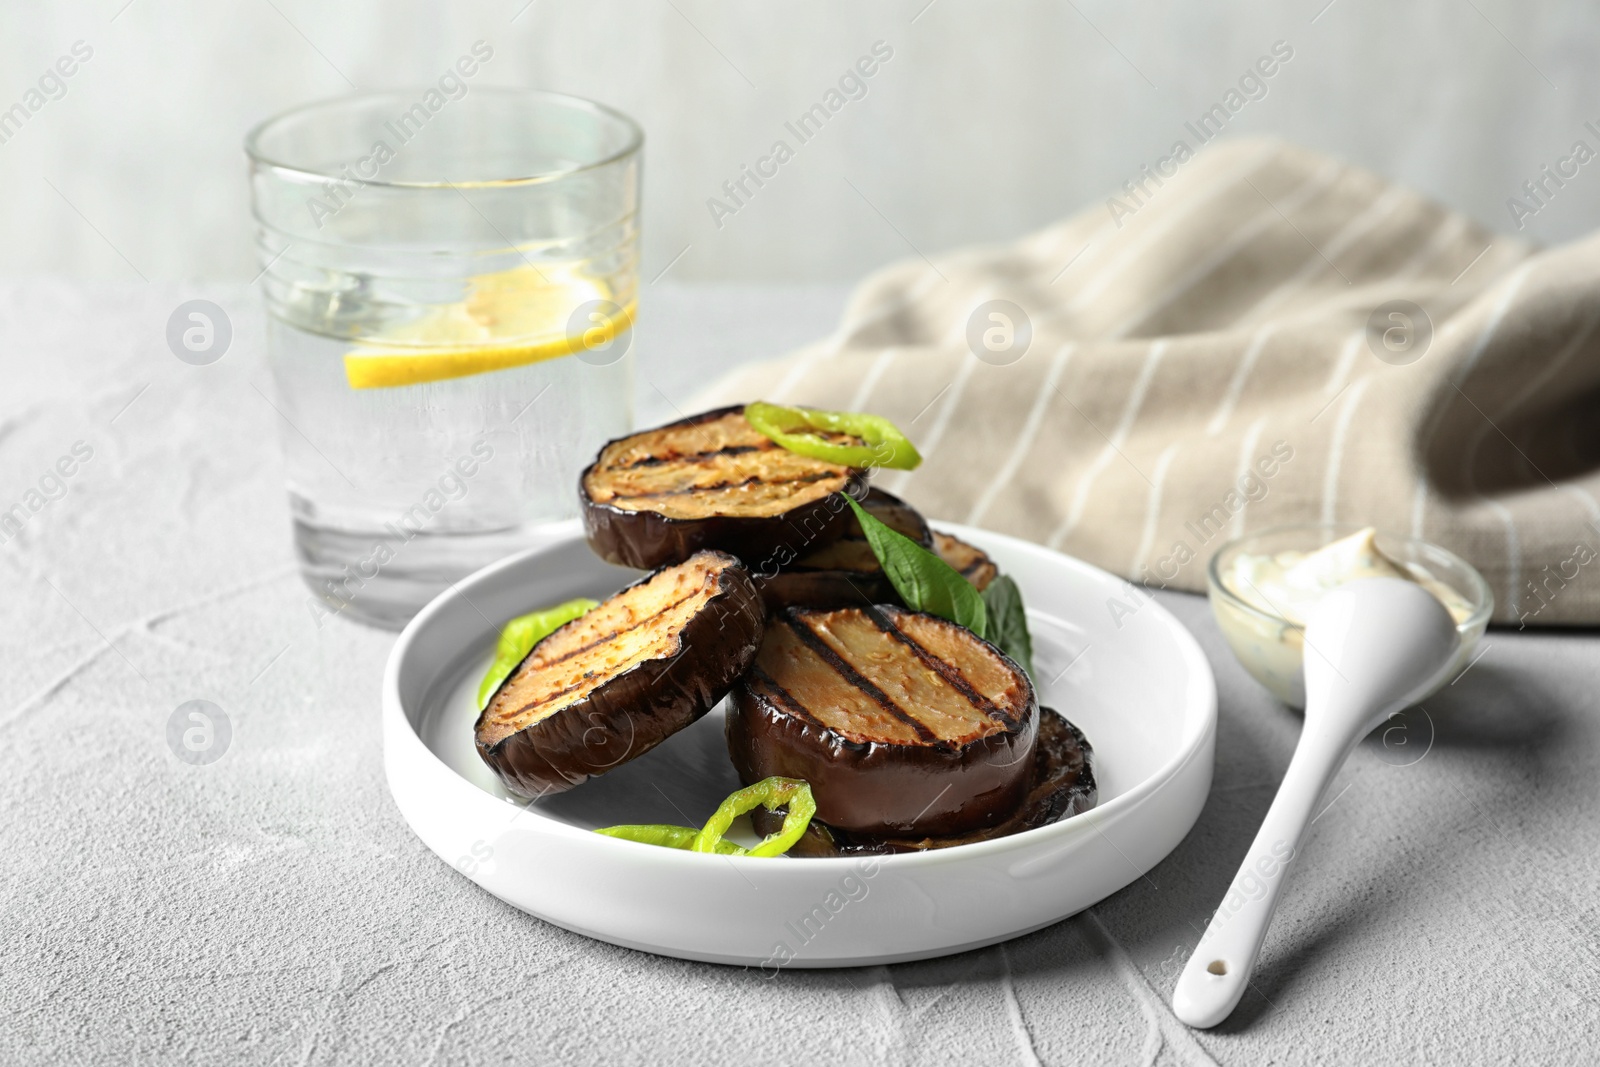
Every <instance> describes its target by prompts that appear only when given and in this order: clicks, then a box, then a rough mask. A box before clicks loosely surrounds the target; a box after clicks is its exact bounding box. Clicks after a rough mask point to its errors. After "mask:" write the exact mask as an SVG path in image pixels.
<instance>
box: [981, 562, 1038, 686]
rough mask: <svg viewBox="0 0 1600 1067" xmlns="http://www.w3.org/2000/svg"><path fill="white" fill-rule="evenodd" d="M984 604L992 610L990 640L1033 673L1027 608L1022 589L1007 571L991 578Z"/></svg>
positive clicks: (1020, 665)
mask: <svg viewBox="0 0 1600 1067" xmlns="http://www.w3.org/2000/svg"><path fill="white" fill-rule="evenodd" d="M983 604H984V607H986V608H987V609H988V611H989V633H988V635H987V636H988V640H989V643H990V644H991V645H994V646H995V647H996V648H998V649H999V650H1000V651H1001V652H1004V653H1005V654H1006V655H1008V656H1010V657H1011V658H1012V659H1013V660H1015V661H1016V663H1017V666H1019V667H1021V668H1022V669H1023V670H1025V671H1027V672H1028V677H1029V678H1032V677H1033V638H1032V636H1030V635H1029V633H1028V612H1027V609H1025V608H1024V607H1023V605H1022V591H1021V590H1020V589H1018V588H1017V583H1016V582H1014V581H1012V580H1011V579H1010V578H1008V577H1006V576H1005V575H1001V576H1000V577H998V578H996V579H995V580H994V581H992V582H990V583H989V585H988V587H987V588H985V589H984V591H983Z"/></svg>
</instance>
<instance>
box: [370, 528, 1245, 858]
mask: <svg viewBox="0 0 1600 1067" xmlns="http://www.w3.org/2000/svg"><path fill="white" fill-rule="evenodd" d="M929 525H930V526H933V527H934V528H935V529H937V530H939V531H941V532H945V533H949V534H951V535H953V536H955V537H959V538H961V539H962V540H970V541H971V542H972V543H974V544H976V545H977V547H979V548H985V542H990V543H998V544H1001V545H1003V546H1004V547H1005V548H1006V549H1010V550H1017V551H1021V552H1025V553H1043V554H1045V555H1046V556H1049V557H1054V559H1053V560H1052V562H1053V563H1055V564H1058V565H1065V566H1067V567H1069V568H1070V569H1072V570H1074V571H1077V572H1078V573H1080V574H1082V575H1084V576H1087V577H1088V578H1090V579H1092V580H1094V581H1095V582H1111V583H1117V582H1123V583H1126V582H1127V579H1120V578H1118V577H1117V576H1116V575H1114V574H1111V573H1110V572H1109V571H1106V570H1103V569H1101V568H1099V567H1096V566H1094V565H1093V564H1090V563H1086V562H1084V561H1083V560H1080V559H1078V558H1077V557H1075V556H1070V555H1067V554H1066V553H1064V552H1061V551H1059V550H1057V549H1053V548H1049V547H1047V546H1045V545H1041V544H1038V543H1036V542H1033V541H1028V540H1025V539H1023V538H1020V537H1015V536H1012V535H1010V534H1003V533H997V532H995V531H993V530H986V529H981V528H979V527H973V526H967V525H964V524H960V523H948V522H940V521H937V520H931V519H930V520H929ZM538 533H539V536H541V543H539V544H536V545H532V546H530V547H528V548H526V549H523V550H521V551H519V552H514V553H512V554H510V555H507V556H505V557H502V558H501V559H498V560H496V561H494V562H493V563H490V564H488V565H486V566H484V567H481V568H479V569H478V570H476V571H473V572H472V573H471V574H468V575H466V576H464V577H462V578H461V579H459V580H458V581H456V582H454V583H452V584H451V585H450V586H449V587H448V588H446V589H445V590H444V591H443V592H441V593H439V594H438V595H437V596H436V597H434V599H433V600H431V601H429V602H428V604H427V605H426V606H425V607H424V608H423V609H422V610H421V611H419V612H418V613H417V614H416V615H415V616H414V617H413V618H412V619H411V620H410V621H409V622H408V623H407V624H406V626H405V628H404V629H403V630H401V632H400V636H399V637H398V638H397V639H396V640H395V643H394V645H393V646H392V647H391V648H390V650H389V656H388V659H387V661H386V662H385V665H384V673H383V689H382V716H383V722H384V725H385V726H386V727H393V728H395V729H397V730H398V732H399V736H400V737H401V738H402V739H403V740H406V741H409V742H414V743H415V745H416V746H418V747H420V748H421V749H422V751H423V752H425V753H426V754H427V756H428V757H429V758H430V759H431V760H432V761H433V766H434V768H435V769H436V770H437V771H439V772H442V773H443V774H444V775H445V776H446V777H447V778H449V779H450V780H452V781H453V782H457V783H459V784H460V785H461V786H463V787H465V789H466V790H468V791H469V793H470V795H471V796H473V797H474V798H479V799H481V801H482V802H483V803H484V804H485V805H492V806H493V809H494V810H496V811H503V810H504V806H505V805H507V804H511V805H512V806H514V807H521V808H522V810H523V811H524V812H525V813H526V814H528V815H531V816H533V817H534V818H535V819H536V820H537V822H536V823H535V824H534V825H536V826H537V827H538V828H539V831H540V832H543V833H552V834H558V835H560V836H564V837H573V838H577V837H582V838H584V839H587V840H590V841H592V842H594V843H596V845H597V847H606V848H613V849H616V848H631V849H634V850H636V851H635V852H632V853H620V854H619V855H635V856H639V857H643V856H644V855H645V853H643V852H638V851H637V850H640V849H647V850H649V853H650V855H651V857H652V860H651V861H652V862H655V863H667V864H681V863H691V864H694V863H702V862H703V860H704V859H705V858H707V857H702V856H701V855H700V854H698V853H693V852H686V851H683V850H679V849H663V848H660V847H658V846H653V845H646V844H642V843H640V842H636V841H626V840H622V839H619V838H610V837H606V836H604V835H601V834H595V833H593V832H592V831H588V830H583V829H580V828H579V827H576V826H572V825H571V824H569V823H566V822H563V821H561V820H559V819H555V818H552V817H550V816H548V815H545V814H544V813H543V812H541V811H539V810H538V809H537V808H532V807H529V806H524V805H517V804H515V802H513V801H509V800H507V799H506V798H501V797H495V796H494V795H492V794H490V793H487V792H485V791H484V790H483V789H482V788H480V787H479V786H478V785H477V784H476V783H474V782H472V781H470V780H469V779H468V778H466V777H465V776H463V775H461V774H460V773H458V772H457V771H456V770H455V769H454V768H453V767H451V766H450V765H449V764H448V763H446V762H445V761H444V759H443V758H441V757H440V756H439V754H438V753H437V752H435V751H434V750H433V748H432V747H431V746H429V745H428V743H427V742H426V741H425V740H423V738H422V736H421V734H420V733H419V732H418V730H417V728H416V726H415V725H414V724H413V723H412V721H411V718H410V716H409V715H407V714H406V710H405V705H404V702H403V700H402V698H401V693H400V671H401V667H402V664H403V663H404V662H405V660H406V658H407V656H408V654H409V653H410V649H411V648H412V646H413V644H414V643H415V642H416V640H417V636H418V634H420V633H421V632H422V631H423V630H424V629H425V628H426V627H427V625H428V624H429V622H430V621H431V620H432V619H433V618H434V617H435V616H437V615H439V614H442V613H443V612H444V611H445V610H447V608H448V607H449V605H450V603H451V602H452V601H453V599H454V598H455V597H456V596H457V595H459V594H458V592H457V591H458V590H459V589H460V588H461V587H463V586H465V585H468V584H471V583H475V582H478V581H480V580H483V579H488V578H492V577H493V576H494V575H495V574H497V573H499V572H502V571H506V570H511V569H514V568H517V567H520V566H522V565H524V564H526V563H527V562H528V561H529V560H531V559H533V558H534V557H537V556H539V555H542V554H545V553H550V552H554V551H557V550H559V549H563V548H566V547H568V546H569V544H570V543H571V541H572V540H573V538H574V537H576V538H577V539H578V540H582V522H581V520H579V519H576V518H573V519H563V520H558V521H556V522H552V523H546V524H543V525H542V526H540V527H539V528H538ZM1145 608H1146V609H1148V608H1154V609H1155V616H1154V617H1155V618H1157V619H1158V620H1159V621H1160V623H1161V624H1162V625H1163V626H1164V627H1165V629H1166V630H1167V631H1168V632H1169V633H1171V634H1172V635H1173V637H1174V639H1175V643H1176V644H1177V646H1178V650H1179V652H1180V654H1181V655H1182V657H1183V660H1184V662H1185V664H1186V665H1187V666H1188V667H1189V668H1190V675H1189V678H1190V683H1189V686H1188V689H1187V691H1186V693H1185V696H1184V707H1185V711H1184V721H1185V724H1186V729H1185V734H1184V736H1182V737H1180V739H1179V746H1178V751H1177V752H1175V753H1174V754H1173V755H1172V756H1171V757H1169V758H1168V759H1167V761H1166V762H1164V763H1163V764H1161V765H1160V766H1159V767H1158V768H1156V770H1154V771H1153V772H1151V773H1150V774H1148V775H1146V776H1145V777H1144V778H1143V779H1142V780H1140V781H1139V782H1138V783H1137V784H1135V785H1134V786H1132V787H1131V788H1129V789H1128V790H1127V791H1126V792H1124V793H1122V794H1120V795H1118V796H1116V797H1113V798H1112V799H1111V800H1109V801H1106V802H1104V803H1102V804H1096V805H1095V806H1094V807H1092V808H1090V809H1089V810H1088V811H1085V812H1081V813H1079V814H1077V815H1073V816H1069V817H1068V818H1065V819H1061V820H1059V821H1057V822H1054V823H1050V824H1049V825H1047V826H1040V827H1036V828H1034V829H1031V830H1025V831H1023V832H1021V833H1017V834H1009V835H1007V836H1005V837H998V838H993V839H991V840H988V841H978V842H973V843H971V844H965V845H956V846H952V847H950V848H942V849H927V850H924V851H920V852H908V853H894V854H889V855H881V856H874V857H873V858H874V859H876V860H877V861H879V862H880V863H883V864H885V865H892V867H893V868H894V869H896V870H906V871H911V870H916V869H920V868H928V867H938V866H945V865H949V864H956V863H966V862H971V861H982V860H984V859H986V858H988V859H994V858H998V857H1001V856H1003V855H1004V854H1005V853H1007V852H1012V851H1018V850H1023V849H1028V850H1032V849H1035V848H1040V847H1045V846H1048V845H1049V844H1050V843H1051V841H1052V840H1053V839H1054V838H1066V837H1070V836H1073V835H1074V834H1075V832H1076V831H1077V830H1079V829H1081V828H1085V827H1094V826H1095V824H1103V823H1105V822H1108V821H1111V820H1116V819H1120V818H1122V817H1123V816H1125V815H1127V814H1129V813H1131V812H1132V811H1134V810H1135V809H1137V808H1138V807H1139V806H1140V805H1142V804H1143V803H1144V802H1145V801H1146V800H1148V799H1149V797H1150V796H1151V794H1153V793H1155V792H1156V791H1157V790H1159V789H1160V788H1161V787H1162V786H1164V785H1166V784H1167V783H1169V782H1171V781H1172V780H1173V779H1174V778H1176V777H1177V776H1178V775H1179V774H1180V773H1181V772H1182V771H1183V769H1184V768H1185V767H1186V766H1187V765H1188V764H1189V763H1191V762H1192V761H1194V760H1195V759H1197V758H1199V757H1200V755H1201V754H1202V753H1203V752H1204V751H1206V748H1207V740H1208V739H1214V737H1215V735H1216V730H1217V688H1216V678H1215V675H1214V673H1213V672H1212V670H1211V663H1210V661H1209V660H1208V659H1207V658H1206V656H1205V652H1204V651H1203V650H1202V649H1201V648H1200V644H1199V642H1198V641H1197V640H1196V639H1195V637H1194V635H1193V634H1192V633H1190V632H1189V629H1188V627H1186V626H1184V625H1183V623H1182V622H1180V621H1179V620H1178V618H1177V616H1175V615H1173V614H1172V612H1171V611H1169V610H1167V608H1166V607H1165V606H1163V605H1162V604H1161V603H1160V602H1159V601H1157V600H1155V599H1154V597H1153V595H1152V597H1151V599H1150V600H1149V602H1147V603H1146V604H1145ZM1141 613H1142V612H1141ZM1197 700H1198V712H1199V713H1198V715H1195V714H1194V709H1195V704H1196V701H1197ZM1191 722H1192V724H1193V725H1192V726H1191V725H1190V723H1191ZM383 738H384V748H385V751H386V753H387V749H388V747H389V745H390V744H391V743H392V740H391V732H390V729H387V728H386V729H384V731H383ZM1091 744H1092V739H1091ZM388 770H389V761H388V759H387V758H386V759H385V772H386V773H385V780H386V784H387V785H388V787H389V792H390V795H391V798H393V799H396V800H397V801H398V798H397V797H394V793H395V792H396V787H395V783H394V781H393V780H392V779H391V778H390V776H389V774H388ZM1209 793H1210V791H1209V789H1208V790H1207V797H1209ZM471 802H472V803H476V802H477V801H476V800H474V801H471ZM1201 806H1202V807H1203V806H1204V798H1203V799H1202V801H1201ZM489 810H490V808H489V807H485V808H484V811H485V812H486V813H487V812H488V811H489ZM402 814H404V812H403V811H402ZM1195 815H1196V818H1198V815H1199V812H1198V810H1197V811H1196V813H1195ZM407 823H408V824H409V823H410V819H409V817H407ZM1191 828H1192V824H1191ZM412 830H413V832H414V833H415V832H416V828H415V827H413V828H412ZM1180 840H1181V839H1180ZM425 843H426V842H425ZM430 851H432V849H431V848H430ZM715 858H716V859H719V860H722V861H724V862H734V863H739V864H743V863H757V864H760V865H762V867H763V869H767V870H770V869H771V866H772V865H771V864H768V863H767V862H766V858H765V857H754V856H717V857H715ZM860 859H861V857H860V856H829V857H816V858H810V859H807V860H806V862H805V869H806V870H809V871H827V870H843V869H844V868H847V867H850V866H852V865H853V864H856V863H858V862H859V861H860ZM1158 862H1159V861H1158Z"/></svg>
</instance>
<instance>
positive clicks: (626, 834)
mask: <svg viewBox="0 0 1600 1067" xmlns="http://www.w3.org/2000/svg"><path fill="white" fill-rule="evenodd" d="M595 833H597V834H605V835H606V836H607V837H620V838H621V839H622V840H624V841H637V842H639V843H640V844H641V845H660V846H661V847H663V848H682V849H687V848H688V847H689V846H690V845H692V844H694V839H695V837H696V836H698V835H699V833H700V831H699V830H696V829H695V828H694V827H692V826H666V825H662V824H659V823H657V824H651V823H640V824H637V825H627V826H607V827H605V828H603V829H600V830H596V831H595ZM743 851H744V850H743V849H742V848H740V847H739V846H738V845H736V844H734V843H733V842H732V841H719V842H717V852H718V853H719V854H720V855H723V856H732V855H736V854H737V853H740V852H743Z"/></svg>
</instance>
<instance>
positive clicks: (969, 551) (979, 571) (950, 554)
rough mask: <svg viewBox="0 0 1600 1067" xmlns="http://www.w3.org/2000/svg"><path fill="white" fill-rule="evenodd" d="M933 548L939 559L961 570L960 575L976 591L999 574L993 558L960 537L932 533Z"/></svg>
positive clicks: (983, 587) (980, 590) (985, 586)
mask: <svg viewBox="0 0 1600 1067" xmlns="http://www.w3.org/2000/svg"><path fill="white" fill-rule="evenodd" d="M933 550H934V552H936V553H938V556H939V558H940V559H942V560H944V561H945V562H946V563H948V564H950V566H952V567H954V568H955V569H956V570H958V571H960V572H961V576H962V577H963V578H965V579H966V580H967V581H969V582H971V583H972V584H973V587H974V588H976V589H977V590H978V592H980V593H981V592H983V591H984V590H985V589H987V588H988V587H989V583H990V582H992V581H994V580H995V579H996V578H998V577H999V576H1000V568H999V567H996V566H995V565H994V560H992V559H990V558H989V554H988V553H987V552H985V551H984V550H983V549H981V548H977V547H975V546H973V545H969V544H967V543H966V542H965V541H963V540H961V539H960V538H956V537H951V536H950V535H949V534H947V533H936V534H934V535H933Z"/></svg>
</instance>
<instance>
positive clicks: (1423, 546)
mask: <svg viewBox="0 0 1600 1067" xmlns="http://www.w3.org/2000/svg"><path fill="white" fill-rule="evenodd" d="M1363 529H1366V527H1364V526H1359V525H1356V524H1353V523H1317V524H1314V525H1304V526H1275V527H1272V528H1271V529H1267V530H1262V531H1261V532H1259V533H1253V534H1250V535H1248V536H1246V537H1240V538H1237V539H1236V540H1233V541H1229V542H1228V543H1227V544H1225V545H1223V546H1222V547H1221V548H1219V549H1217V551H1216V554H1215V555H1213V556H1212V557H1211V563H1210V565H1209V566H1207V568H1206V588H1207V591H1208V593H1209V595H1210V600H1211V611H1212V614H1213V615H1215V616H1216V619H1217V625H1218V626H1219V627H1221V629H1222V635H1223V636H1224V637H1226V638H1227V639H1228V644H1229V646H1230V647H1231V648H1232V649H1233V654H1234V655H1235V656H1237V657H1238V658H1239V662H1240V663H1242V664H1244V668H1245V670H1247V671H1249V672H1250V675H1251V677H1253V678H1255V680H1256V681H1258V682H1260V683H1261V684H1262V685H1264V686H1266V687H1267V689H1268V690H1269V691H1271V693H1272V695H1273V696H1276V697H1277V698H1278V699H1279V700H1281V701H1283V702H1284V703H1285V704H1288V705H1290V706H1291V707H1296V708H1303V707H1305V701H1306V691H1305V675H1304V674H1303V673H1302V670H1301V668H1302V663H1301V660H1302V656H1303V652H1304V647H1305V628H1304V627H1303V626H1301V625H1300V624H1299V623H1295V622H1291V621H1289V620H1287V619H1285V618H1283V617H1282V616H1280V615H1278V614H1276V613H1274V612H1271V611H1267V610H1264V609H1262V608H1260V607H1258V606H1256V605H1255V604H1254V603H1252V602H1250V601H1247V600H1246V599H1244V598H1243V597H1241V596H1240V595H1239V594H1238V592H1237V591H1236V590H1235V589H1233V588H1232V587H1231V586H1230V585H1229V584H1228V583H1229V579H1230V576H1231V574H1232V571H1233V563H1234V560H1236V559H1237V558H1238V557H1239V556H1240V555H1242V554H1249V555H1255V556H1261V555H1275V554H1277V553H1279V552H1313V551H1315V550H1317V549H1319V548H1321V547H1323V546H1324V545H1327V544H1330V543H1331V542H1333V541H1337V540H1339V539H1340V538H1343V537H1348V536H1349V535H1351V534H1353V533H1357V532H1359V531H1360V530H1363ZM1377 545H1378V549H1379V551H1381V552H1382V553H1383V554H1384V555H1386V556H1388V557H1389V558H1390V559H1391V560H1393V561H1394V562H1395V563H1397V564H1399V565H1400V566H1401V568H1402V569H1404V570H1407V571H1410V572H1412V573H1413V574H1417V575H1419V576H1427V577H1432V578H1434V579H1436V580H1438V581H1440V582H1443V583H1444V584H1445V585H1448V586H1450V587H1451V588H1452V589H1454V590H1455V591H1456V592H1457V593H1459V594H1460V595H1461V596H1462V598H1464V599H1465V600H1466V601H1467V602H1468V603H1469V604H1470V605H1471V607H1472V614H1471V615H1469V616H1468V617H1467V618H1466V619H1464V620H1462V621H1460V622H1459V623H1458V624H1457V625H1456V632H1457V633H1458V634H1459V635H1460V642H1459V647H1458V648H1457V650H1456V655H1455V659H1454V661H1453V662H1452V664H1451V668H1450V670H1449V671H1447V672H1446V673H1445V674H1444V675H1443V677H1442V678H1441V681H1440V685H1442V684H1444V680H1445V679H1451V678H1454V677H1455V676H1456V675H1457V674H1458V673H1459V672H1460V670H1461V668H1462V667H1463V666H1465V664H1466V662H1467V660H1468V659H1469V658H1470V657H1471V655H1472V651H1473V649H1474V648H1475V647H1476V646H1477V644H1478V639H1479V638H1481V637H1482V636H1483V631H1484V629H1485V628H1486V627H1487V626H1488V625H1489V616H1490V615H1491V614H1493V612H1494V593H1493V591H1492V590H1490V588H1489V583H1488V582H1486V581H1484V580H1483V576H1482V575H1481V574H1479V573H1478V572H1477V571H1476V570H1475V569H1474V568H1473V566H1472V564H1470V563H1468V562H1467V561H1466V560H1464V559H1462V558H1461V557H1460V556H1457V555H1456V554H1455V553H1453V552H1448V551H1446V550H1445V549H1442V548H1440V547H1439V546H1438V545H1435V544H1430V543H1429V542H1427V541H1419V540H1417V539H1415V538H1411V537H1403V536H1401V535H1399V534H1392V533H1383V532H1381V531H1380V532H1379V533H1378V535H1377ZM1437 688H1438V687H1437V686H1435V688H1434V690H1432V691H1430V693H1427V694H1423V697H1419V698H1418V699H1423V698H1424V697H1426V696H1428V695H1431V692H1433V691H1437Z"/></svg>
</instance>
